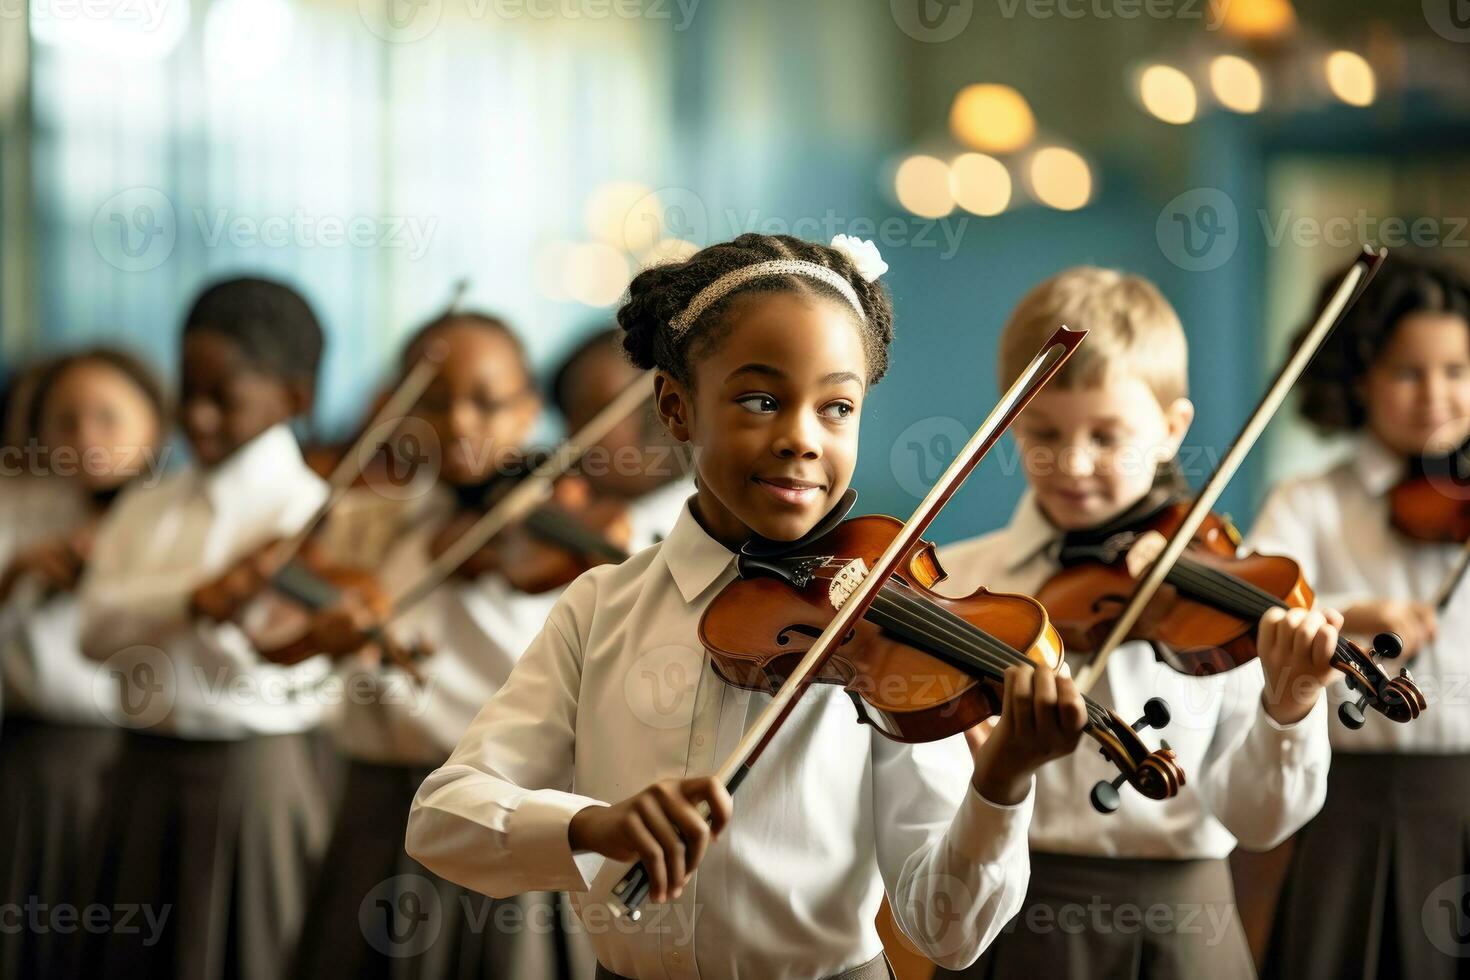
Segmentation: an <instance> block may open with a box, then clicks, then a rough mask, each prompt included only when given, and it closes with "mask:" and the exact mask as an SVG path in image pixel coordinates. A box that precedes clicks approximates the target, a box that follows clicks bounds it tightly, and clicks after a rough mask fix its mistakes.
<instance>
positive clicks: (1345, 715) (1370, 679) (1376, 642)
mask: <svg viewBox="0 0 1470 980" xmlns="http://www.w3.org/2000/svg"><path fill="white" fill-rule="evenodd" d="M1341 646H1343V644H1339V647H1341ZM1348 646H1349V648H1350V649H1351V650H1352V651H1353V652H1355V653H1356V654H1357V656H1355V657H1351V658H1350V659H1349V663H1348V665H1347V667H1348V668H1349V669H1344V673H1346V674H1347V686H1348V689H1349V690H1350V691H1352V692H1354V693H1355V694H1357V697H1356V698H1355V699H1354V700H1352V701H1344V702H1343V703H1342V704H1340V705H1338V706H1337V717H1338V720H1339V721H1341V722H1342V723H1343V725H1344V726H1346V727H1348V728H1351V729H1353V730H1354V731H1356V730H1358V729H1359V728H1362V727H1363V724H1364V722H1366V721H1367V720H1368V716H1367V714H1366V713H1365V712H1364V711H1363V709H1364V708H1366V707H1369V706H1370V705H1371V706H1372V707H1373V708H1374V709H1375V710H1376V711H1379V712H1382V713H1383V715H1384V716H1385V717H1387V718H1388V719H1389V720H1390V721H1396V722H1400V723H1402V722H1408V721H1413V720H1414V719H1415V718H1417V717H1419V713H1420V712H1421V711H1423V710H1424V709H1425V708H1426V707H1428V702H1427V701H1426V700H1425V699H1424V692H1422V691H1420V690H1419V685H1417V684H1415V683H1414V677H1413V675H1412V674H1410V673H1409V668H1407V667H1400V668H1399V673H1398V676H1397V677H1389V676H1388V674H1387V673H1386V672H1385V671H1384V670H1383V667H1382V665H1381V664H1380V663H1379V661H1380V660H1395V659H1397V658H1398V657H1399V655H1400V654H1402V653H1403V652H1404V644H1403V641H1402V640H1400V639H1399V636H1398V634H1397V633H1379V634H1378V635H1377V636H1375V637H1374V638H1373V650H1372V652H1371V653H1370V652H1364V651H1362V650H1359V649H1358V648H1357V647H1355V646H1352V645H1350V644H1349V645H1348Z"/></svg>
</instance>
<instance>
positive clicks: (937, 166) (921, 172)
mask: <svg viewBox="0 0 1470 980" xmlns="http://www.w3.org/2000/svg"><path fill="white" fill-rule="evenodd" d="M893 189H894V192H895V193H896V194H897V195H898V203H899V204H902V205H903V206H904V208H906V209H907V210H908V211H910V212H912V213H913V214H916V215H918V216H919V217H921V218H942V217H944V216H945V215H947V214H949V213H950V212H951V211H953V210H954V195H953V194H952V193H951V192H950V189H949V165H948V164H946V163H945V162H944V161H943V160H940V159H939V158H938V157H931V156H925V155H923V154H916V155H914V156H911V157H909V158H908V159H907V160H905V161H904V162H903V163H901V164H899V165H898V173H897V174H896V175H895V176H894V178H893Z"/></svg>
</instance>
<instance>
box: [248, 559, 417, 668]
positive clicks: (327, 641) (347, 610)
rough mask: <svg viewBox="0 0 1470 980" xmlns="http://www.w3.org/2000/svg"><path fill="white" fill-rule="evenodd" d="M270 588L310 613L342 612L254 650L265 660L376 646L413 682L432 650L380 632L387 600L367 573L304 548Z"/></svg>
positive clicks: (388, 608) (289, 660)
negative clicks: (334, 620)
mask: <svg viewBox="0 0 1470 980" xmlns="http://www.w3.org/2000/svg"><path fill="white" fill-rule="evenodd" d="M270 585H271V587H272V588H273V589H274V590H275V591H276V592H277V593H278V594H280V595H282V596H284V597H285V598H287V599H290V600H292V601H294V602H296V603H298V604H299V605H300V606H301V607H302V608H304V609H306V610H307V611H309V612H312V613H320V612H323V611H325V610H329V609H337V610H342V620H344V621H342V622H337V623H333V624H330V625H329V626H324V627H321V628H312V629H307V630H306V631H304V632H303V633H301V634H300V635H299V636H297V637H296V638H294V639H291V640H288V641H286V642H284V643H280V644H276V645H273V646H263V647H259V648H258V652H259V653H260V656H261V657H263V658H264V659H266V660H269V661H271V662H272V663H277V664H286V665H290V664H296V663H300V662H301V661H303V660H306V659H307V658H309V657H312V656H315V655H316V654H319V653H325V654H327V655H328V656H331V657H341V656H346V655H347V654H351V653H355V652H357V651H358V650H360V649H361V648H362V647H363V646H365V645H367V644H375V645H376V646H377V648H378V649H379V650H380V651H381V654H382V656H383V657H384V658H385V659H386V660H389V661H392V662H393V663H395V664H397V665H398V666H399V667H401V668H402V669H403V670H405V671H407V672H408V674H409V675H410V676H412V677H413V678H414V679H415V680H418V679H420V678H419V671H418V664H419V663H420V662H421V661H422V660H424V658H426V657H427V656H429V654H430V652H431V651H430V650H429V648H428V647H427V646H426V645H425V644H423V643H421V642H414V643H408V644H404V643H401V642H399V641H398V640H397V639H396V638H395V637H393V636H392V634H390V633H389V632H388V630H387V629H385V628H384V627H385V624H386V622H387V619H388V616H389V614H390V612H391V609H392V599H391V597H390V596H389V595H388V593H387V592H386V591H385V590H384V589H383V587H382V586H381V585H380V584H379V582H378V580H377V577H376V576H374V575H373V574H372V573H371V572H367V571H363V570H361V569H355V568H347V567H344V566H340V565H333V564H331V563H330V562H328V561H326V560H325V558H323V557H322V556H321V555H320V553H319V552H318V551H317V549H315V548H313V547H312V546H311V545H310V544H308V545H306V546H304V547H302V549H301V550H300V552H299V553H298V554H297V555H296V556H294V557H293V558H292V559H291V560H290V561H288V562H286V563H285V564H284V565H282V566H281V567H280V569H279V570H278V571H276V572H275V574H274V575H273V576H272V577H271V579H270ZM333 627H335V628H333Z"/></svg>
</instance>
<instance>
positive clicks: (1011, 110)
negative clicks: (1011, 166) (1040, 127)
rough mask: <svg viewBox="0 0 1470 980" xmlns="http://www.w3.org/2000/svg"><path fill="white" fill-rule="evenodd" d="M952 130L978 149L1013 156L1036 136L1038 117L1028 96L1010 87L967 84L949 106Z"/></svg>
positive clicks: (960, 138)
mask: <svg viewBox="0 0 1470 980" xmlns="http://www.w3.org/2000/svg"><path fill="white" fill-rule="evenodd" d="M949 128H950V131H951V132H952V133H954V137H955V139H957V140H959V141H960V142H961V143H964V144H966V145H968V146H973V147H974V148H975V149H977V150H985V151H987V152H990V153H1014V152H1015V151H1016V150H1019V149H1022V148H1023V147H1025V146H1026V145H1027V144H1028V143H1030V142H1031V139H1032V137H1033V136H1035V135H1036V117H1035V116H1033V115H1032V113H1031V106H1030V105H1028V104H1027V103H1026V98H1025V96H1023V95H1022V94H1021V93H1020V92H1017V91H1016V90H1015V89H1013V88H1011V87H1010V86H1009V85H967V86H965V87H964V88H963V89H961V90H960V93H959V95H956V96H955V98H954V105H953V106H951V107H950V110H949Z"/></svg>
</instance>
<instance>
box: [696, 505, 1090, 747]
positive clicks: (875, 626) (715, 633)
mask: <svg viewBox="0 0 1470 980" xmlns="http://www.w3.org/2000/svg"><path fill="white" fill-rule="evenodd" d="M901 526H902V525H901V524H900V523H899V522H898V521H896V520H893V519H892V518H889V517H883V516H870V517H859V518H854V519H852V520H849V521H844V522H843V523H842V524H840V525H838V527H837V529H836V530H835V531H833V532H832V533H831V534H829V535H827V536H826V537H824V538H822V539H821V540H820V541H818V542H816V543H815V545H814V546H815V547H817V548H820V549H822V550H823V551H830V553H831V554H832V555H833V556H834V558H833V562H834V565H833V567H832V568H831V569H830V571H831V572H832V573H833V574H832V575H830V576H828V575H820V574H813V575H812V576H811V578H810V579H809V581H808V582H807V585H806V586H805V587H804V588H801V589H799V590H798V589H793V588H791V587H790V585H789V584H788V583H787V582H786V581H785V580H782V579H779V578H774V577H760V578H742V579H739V580H737V581H735V582H733V583H731V585H730V586H729V587H728V588H726V589H725V590H724V591H723V592H721V593H720V595H719V596H718V597H716V599H715V601H714V602H713V603H711V605H710V607H709V609H708V610H707V611H706V612H705V614H704V617H703V618H702V619H701V620H700V625H699V637H700V640H701V642H703V643H704V645H705V648H706V649H707V650H709V652H710V654H711V656H712V657H713V661H714V667H715V671H716V672H717V673H718V674H719V675H720V677H721V678H722V679H724V680H725V681H726V682H728V683H730V684H734V685H735V686H737V687H742V688H746V689H748V690H754V691H761V692H764V693H768V694H769V693H773V692H775V690H776V689H777V688H779V687H780V686H781V683H782V682H783V681H784V680H785V679H786V676H787V674H788V673H789V672H790V671H791V669H792V668H794V667H795V665H796V663H797V662H798V661H799V660H800V659H801V657H802V655H803V654H805V653H806V651H807V650H808V649H809V648H810V647H811V644H812V641H813V640H815V639H816V638H817V636H818V635H819V634H820V633H821V632H822V630H823V629H824V628H825V627H826V625H827V623H828V622H829V621H831V619H832V617H833V615H834V614H835V612H836V607H835V606H834V605H833V596H834V590H835V591H836V593H837V594H840V592H841V590H842V588H843V587H844V586H843V582H842V578H843V575H844V572H843V570H842V569H843V568H844V567H847V568H853V569H856V568H858V567H859V566H857V565H854V564H853V563H854V562H859V561H861V562H863V563H864V566H865V567H871V566H872V565H874V564H875V563H876V562H877V560H878V557H879V556H880V555H881V554H882V553H883V551H884V550H885V549H886V548H887V547H888V544H889V542H890V541H892V540H893V537H894V535H895V534H896V533H897V531H898V529H899V528H900V527H901ZM836 563H842V564H841V566H840V567H839V566H838V565H837V564H836ZM902 567H903V568H904V569H905V573H904V575H903V576H902V577H901V579H900V581H901V582H903V583H904V584H905V585H907V586H908V588H909V589H911V590H913V591H914V592H915V593H918V594H921V595H922V596H923V597H924V598H925V599H927V600H928V601H929V602H931V603H933V604H934V605H936V606H938V607H940V608H942V609H945V610H947V611H948V612H950V613H953V614H955V615H957V616H959V617H960V618H962V619H965V620H966V621H968V622H970V623H973V624H984V629H985V632H986V633H988V634H990V635H991V636H993V637H995V638H997V639H999V640H1001V641H1002V642H1004V643H1006V644H1008V645H1009V646H1011V647H1013V648H1015V649H1017V650H1021V651H1024V652H1025V653H1026V654H1027V656H1028V657H1029V658H1030V659H1032V660H1033V661H1034V662H1036V663H1040V664H1043V665H1045V666H1047V667H1049V668H1051V669H1053V670H1054V669H1056V668H1058V667H1059V666H1060V665H1061V661H1062V646H1061V642H1060V639H1059V637H1058V636H1057V633H1056V630H1054V629H1053V628H1052V626H1051V624H1050V622H1048V620H1047V615H1046V610H1045V609H1043V608H1042V606H1041V604H1040V603H1038V602H1037V601H1036V600H1035V599H1032V598H1030V597H1029V596H1023V595H1009V594H999V593H993V592H989V591H987V590H985V589H981V590H980V591H978V592H976V593H974V594H973V595H970V596H967V597H965V598H963V599H951V598H947V597H945V596H941V595H938V594H936V593H934V592H931V591H929V590H930V588H931V587H932V586H933V585H934V584H935V583H937V582H940V581H942V580H943V579H944V577H945V576H944V571H943V570H942V569H941V568H940V566H939V561H938V558H937V556H936V555H935V553H934V547H933V545H931V544H929V543H928V542H920V543H919V544H917V545H915V546H914V547H913V548H912V549H910V551H909V553H908V554H907V555H906V556H905V557H904V561H903V564H902ZM891 601H894V602H898V601H899V600H898V599H897V598H894V599H893V600H891ZM875 605H880V606H881V605H882V603H881V602H880V603H875ZM756 608H759V609H760V610H761V611H762V615H761V616H759V617H757V616H753V615H751V610H752V609H756ZM876 618H878V619H880V620H881V619H882V618H883V616H882V611H881V610H879V611H877V617H876ZM874 620H875V612H874V611H870V612H869V614H868V616H867V617H865V618H864V620H863V621H862V622H861V623H860V624H859V625H858V627H857V628H856V629H855V630H853V632H852V633H851V634H849V636H848V637H846V638H845V639H844V642H843V644H842V646H841V647H840V648H839V650H838V652H837V653H836V654H835V655H834V656H832V657H831V658H830V659H829V660H828V661H827V662H826V664H825V666H824V667H823V669H822V672H821V673H820V674H819V675H818V676H817V678H816V680H817V681H818V682H819V683H829V684H840V685H842V687H843V688H845V689H846V690H847V691H848V693H849V694H850V695H852V697H853V701H854V703H855V704H856V705H857V708H858V714H859V717H860V718H861V719H862V720H863V721H865V722H867V723H868V724H871V725H872V726H873V727H875V728H877V729H878V730H879V731H881V732H882V733H883V734H884V735H887V736H888V737H889V738H892V739H895V740H897V741H900V742H930V741H935V740H937V739H941V738H946V737H948V736H950V735H955V734H958V733H959V732H962V731H964V730H966V729H968V728H972V727H974V726H975V725H977V724H979V723H980V722H982V721H984V720H985V719H986V718H989V717H990V716H991V715H993V714H996V713H998V712H999V711H1000V705H1001V700H1000V697H1001V688H1000V686H998V685H997V684H996V683H995V682H994V680H993V679H984V678H980V677H977V676H975V675H974V674H972V673H969V672H967V671H965V670H963V669H961V668H959V667H957V666H954V665H953V664H949V663H946V662H944V661H942V660H939V659H936V658H935V657H934V656H932V655H931V654H929V653H926V652H924V651H923V650H920V649H917V648H915V647H913V646H911V645H909V644H908V643H907V642H905V641H904V640H902V639H901V638H899V637H898V636H897V635H895V633H894V632H892V631H891V630H889V629H885V628H884V627H883V626H880V625H879V623H878V622H875V621H874ZM777 622H779V623H780V624H781V625H780V626H779V628H777V629H775V630H772V629H771V628H770V626H771V624H773V623H777ZM911 679H912V681H913V682H912V683H910V682H909V681H910V680H911Z"/></svg>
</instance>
